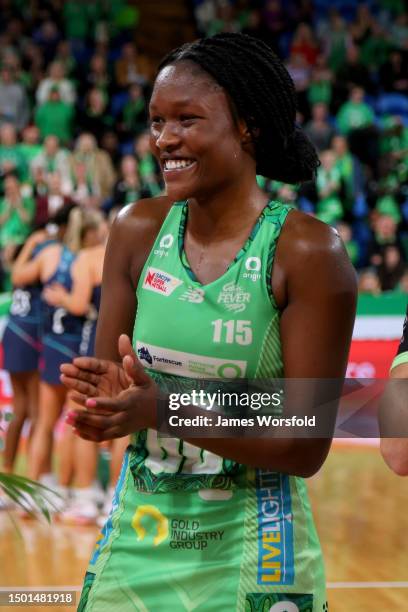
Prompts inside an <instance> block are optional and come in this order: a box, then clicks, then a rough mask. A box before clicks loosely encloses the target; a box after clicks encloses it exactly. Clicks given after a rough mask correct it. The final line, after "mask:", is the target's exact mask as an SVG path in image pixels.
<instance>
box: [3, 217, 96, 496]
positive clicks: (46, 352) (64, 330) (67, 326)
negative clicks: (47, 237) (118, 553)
mask: <svg viewBox="0 0 408 612" xmlns="http://www.w3.org/2000/svg"><path fill="white" fill-rule="evenodd" d="M97 217H98V219H96V218H95V214H93V213H91V212H86V213H85V212H83V211H81V210H80V209H79V208H75V209H74V210H72V211H71V212H70V215H69V221H68V226H67V231H66V233H65V236H64V243H55V244H52V245H49V246H48V247H47V248H45V249H43V250H42V251H41V253H39V254H38V255H37V256H36V257H34V258H32V250H30V249H29V248H27V249H23V251H22V252H21V254H20V256H19V257H18V258H17V260H16V263H15V266H14V269H13V275H12V279H13V282H14V283H15V284H28V283H35V282H38V281H41V283H42V285H43V286H44V288H47V287H49V286H52V285H53V284H54V283H58V284H60V285H62V286H64V287H65V288H66V289H67V290H68V291H70V290H71V288H72V286H73V285H75V286H78V287H79V290H80V291H82V289H84V290H86V282H87V281H86V279H83V278H82V277H81V275H80V274H75V267H74V262H75V259H76V251H77V250H78V248H79V247H80V246H82V245H81V240H82V239H83V238H84V237H85V236H86V232H87V230H89V229H91V228H93V227H96V226H98V223H99V218H100V217H99V215H97ZM42 304H43V305H42V352H41V358H40V388H39V412H38V420H37V422H36V426H35V428H34V432H33V436H32V442H31V445H30V453H29V465H28V473H29V476H30V477H31V478H33V479H38V478H40V477H41V478H40V480H41V481H42V482H43V483H44V484H46V485H48V486H51V487H54V486H55V479H54V477H53V475H52V474H51V459H52V447H53V432H54V426H55V424H56V422H57V420H58V418H59V416H60V414H61V411H62V408H63V406H64V402H65V399H66V391H65V389H64V387H63V386H62V385H61V383H60V380H59V366H60V364H61V363H63V362H64V361H66V359H67V357H68V356H71V357H74V356H76V355H78V353H79V346H80V343H81V338H82V327H83V324H84V321H85V318H84V315H85V313H86V311H87V308H88V305H87V306H86V308H85V309H84V310H76V309H75V307H69V308H67V309H65V308H62V307H54V306H52V305H49V304H47V303H46V302H43V303H42ZM60 493H61V495H62V499H64V494H65V493H66V491H64V490H62V489H61V490H60Z"/></svg>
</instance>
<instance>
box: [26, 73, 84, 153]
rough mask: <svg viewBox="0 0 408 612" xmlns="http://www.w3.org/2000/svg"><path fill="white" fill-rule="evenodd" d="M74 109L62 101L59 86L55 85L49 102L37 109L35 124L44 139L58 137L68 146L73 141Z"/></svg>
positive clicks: (50, 93)
mask: <svg viewBox="0 0 408 612" xmlns="http://www.w3.org/2000/svg"><path fill="white" fill-rule="evenodd" d="M74 114H75V112H74V107H73V106H72V104H67V103H66V102H63V101H62V100H61V96H60V92H59V88H58V85H53V86H52V87H51V89H50V92H49V97H48V100H47V102H44V104H41V105H40V106H38V107H37V110H36V111H35V123H36V125H37V126H38V128H39V130H40V134H41V137H42V138H45V137H46V136H49V135H51V134H52V135H53V136H58V138H59V140H60V142H62V143H64V144H68V143H69V142H70V141H71V140H72V135H73V121H74Z"/></svg>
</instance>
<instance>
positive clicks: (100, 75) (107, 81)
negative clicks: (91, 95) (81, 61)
mask: <svg viewBox="0 0 408 612" xmlns="http://www.w3.org/2000/svg"><path fill="white" fill-rule="evenodd" d="M81 82H82V84H83V87H84V88H85V89H84V91H87V90H88V89H90V88H91V87H97V88H98V89H100V90H101V91H103V92H104V93H105V94H106V95H107V96H109V94H110V90H111V85H112V79H111V76H110V74H109V71H108V64H107V60H106V57H105V56H104V55H102V54H100V53H95V54H94V55H93V56H92V58H91V61H90V63H89V67H88V71H87V73H86V75H85V77H84V78H83V79H82V80H81Z"/></svg>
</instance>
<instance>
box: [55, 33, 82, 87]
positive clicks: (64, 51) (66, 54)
mask: <svg viewBox="0 0 408 612" xmlns="http://www.w3.org/2000/svg"><path fill="white" fill-rule="evenodd" d="M55 61H56V62H58V64H61V65H62V66H63V68H64V74H65V76H66V77H67V78H68V77H72V76H73V75H74V73H75V71H76V69H77V65H78V63H77V61H76V59H75V57H74V56H73V55H72V50H71V44H70V42H69V40H61V41H60V42H59V43H58V47H57V51H56V54H55Z"/></svg>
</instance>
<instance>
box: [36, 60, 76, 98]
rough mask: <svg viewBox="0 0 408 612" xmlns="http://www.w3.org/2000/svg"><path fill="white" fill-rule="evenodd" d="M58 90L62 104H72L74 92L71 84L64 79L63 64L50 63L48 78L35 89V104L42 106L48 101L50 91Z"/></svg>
mask: <svg viewBox="0 0 408 612" xmlns="http://www.w3.org/2000/svg"><path fill="white" fill-rule="evenodd" d="M53 89H58V91H59V94H60V98H61V100H62V102H65V103H66V104H74V103H75V100H76V92H75V88H74V86H73V84H72V82H71V81H70V80H69V79H67V78H66V77H65V68H64V64H62V63H61V62H57V61H55V62H52V63H51V64H50V66H49V69H48V77H47V78H45V79H43V80H42V81H41V82H40V84H39V86H38V89H37V94H36V98H37V104H44V103H45V102H47V100H49V98H50V93H51V90H53Z"/></svg>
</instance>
